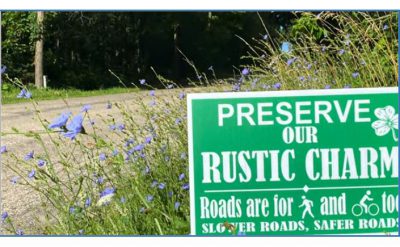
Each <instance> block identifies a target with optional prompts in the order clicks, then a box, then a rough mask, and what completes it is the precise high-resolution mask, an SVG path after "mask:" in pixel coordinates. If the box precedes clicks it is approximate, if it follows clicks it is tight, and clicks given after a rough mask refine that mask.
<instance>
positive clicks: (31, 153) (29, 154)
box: [24, 150, 34, 161]
mask: <svg viewBox="0 0 400 247" xmlns="http://www.w3.org/2000/svg"><path fill="white" fill-rule="evenodd" d="M33 154H34V151H33V150H32V151H30V152H29V153H28V154H27V155H25V157H24V160H26V161H28V160H30V159H33Z"/></svg>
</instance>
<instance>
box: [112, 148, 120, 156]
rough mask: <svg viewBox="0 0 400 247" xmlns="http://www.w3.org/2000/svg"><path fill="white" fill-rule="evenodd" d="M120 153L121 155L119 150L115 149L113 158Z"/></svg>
mask: <svg viewBox="0 0 400 247" xmlns="http://www.w3.org/2000/svg"><path fill="white" fill-rule="evenodd" d="M118 153H119V152H118V149H114V151H112V154H111V155H112V156H117V155H118Z"/></svg>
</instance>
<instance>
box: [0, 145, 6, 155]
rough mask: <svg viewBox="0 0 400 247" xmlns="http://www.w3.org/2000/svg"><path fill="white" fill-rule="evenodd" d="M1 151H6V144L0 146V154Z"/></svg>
mask: <svg viewBox="0 0 400 247" xmlns="http://www.w3.org/2000/svg"><path fill="white" fill-rule="evenodd" d="M2 153H7V147H6V146H1V147H0V154H2Z"/></svg>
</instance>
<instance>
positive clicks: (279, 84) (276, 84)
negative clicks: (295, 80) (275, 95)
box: [273, 82, 282, 89]
mask: <svg viewBox="0 0 400 247" xmlns="http://www.w3.org/2000/svg"><path fill="white" fill-rule="evenodd" d="M273 87H274V88H275V89H280V88H281V87H282V83H280V82H277V83H275V84H274V85H273Z"/></svg>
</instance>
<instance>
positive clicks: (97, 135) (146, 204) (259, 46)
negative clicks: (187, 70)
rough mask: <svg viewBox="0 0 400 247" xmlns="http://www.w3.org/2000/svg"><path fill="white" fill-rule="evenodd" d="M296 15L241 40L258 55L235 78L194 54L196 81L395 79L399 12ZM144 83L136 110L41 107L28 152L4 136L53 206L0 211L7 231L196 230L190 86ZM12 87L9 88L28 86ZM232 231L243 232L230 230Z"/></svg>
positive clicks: (350, 83) (251, 86) (12, 164)
mask: <svg viewBox="0 0 400 247" xmlns="http://www.w3.org/2000/svg"><path fill="white" fill-rule="evenodd" d="M297 15H298V18H297V19H296V20H295V21H294V22H293V24H292V28H291V29H290V32H288V33H287V34H285V35H283V34H282V35H281V36H280V37H279V38H276V39H271V37H270V36H269V32H271V30H268V29H267V28H265V30H260V32H263V33H265V35H263V36H262V37H260V38H255V39H254V40H243V42H245V43H246V44H247V45H248V46H249V47H250V48H251V52H250V53H248V54H244V59H246V60H245V61H251V62H249V63H248V64H244V65H243V66H242V67H241V68H240V69H238V70H237V71H236V76H233V77H232V79H229V80H218V79H216V76H215V73H214V70H213V68H212V67H210V68H209V69H208V70H205V71H201V70H198V69H197V68H196V67H195V65H194V63H193V62H191V61H189V60H188V61H187V62H188V63H189V65H190V66H191V67H192V68H193V71H194V73H195V74H196V79H195V80H193V81H191V85H193V86H203V87H204V86H206V89H204V90H206V91H210V92H211V91H213V92H215V91H224V90H226V88H229V89H230V90H229V91H258V90H292V89H326V90H329V89H331V88H356V87H390V86H397V81H398V71H397V69H398V63H397V51H398V40H397V30H398V27H397V23H398V20H397V18H398V17H397V13H396V12H393V13H365V12H357V13H351V12H346V13H329V12H328V13H319V14H318V13H297ZM208 78H214V79H212V80H211V79H208ZM157 79H158V81H157V83H159V84H161V85H164V86H165V88H167V89H177V88H179V87H180V86H179V84H177V83H175V82H173V81H171V80H168V79H165V78H163V77H162V76H161V75H157ZM142 82H143V86H144V87H147V88H148V89H149V90H150V91H149V92H148V97H150V98H151V100H150V101H148V100H144V98H142V97H138V98H137V99H136V101H135V102H136V104H137V106H139V109H140V110H139V111H137V112H136V111H135V112H132V110H130V108H129V106H126V105H123V104H120V103H114V102H111V103H110V104H107V105H105V106H104V107H105V108H107V109H110V108H118V109H119V112H120V114H119V115H118V116H113V115H110V114H107V115H104V116H93V115H92V113H91V109H90V106H88V105H86V106H84V107H83V108H82V109H81V111H80V112H70V111H69V109H68V108H67V107H66V109H65V110H63V111H60V116H59V117H58V118H56V119H49V120H47V119H43V118H41V116H40V113H38V116H37V117H38V118H39V120H40V123H41V125H42V126H43V130H42V131H41V132H29V133H19V132H18V130H15V134H24V135H26V136H28V137H30V138H32V139H33V140H35V143H36V145H35V146H32V149H31V150H25V151H26V155H24V156H22V157H20V156H17V155H15V154H14V153H13V150H15V149H18V147H17V146H8V145H7V143H3V144H2V145H4V146H2V147H1V153H2V154H1V155H2V163H3V166H6V167H7V169H10V170H12V171H13V172H14V173H15V177H14V178H13V179H12V180H11V181H10V183H13V184H15V186H29V187H30V188H31V189H32V190H34V191H36V192H37V193H39V194H40V195H41V200H42V201H41V202H42V203H41V205H42V210H43V211H44V212H45V216H44V217H41V218H40V220H38V222H37V228H38V229H35V230H32V229H23V226H21V225H16V224H15V223H14V220H13V212H1V213H2V216H1V221H2V222H3V225H4V226H5V228H6V229H7V233H8V234H24V233H27V234H45V235H48V234H70V235H78V234H85V235H98V234H101V235H109V234H112V235H126V234H134V235H135V234H142V235H162V234H168V235H171V234H189V233H190V229H189V225H190V224H189V221H190V211H189V190H190V188H189V176H188V151H187V123H186V120H187V119H186V118H187V116H186V94H185V93H184V92H183V89H182V90H180V89H178V90H174V91H171V95H170V97H168V98H167V97H160V96H159V95H158V91H157V90H156V89H154V88H152V86H151V85H148V84H147V82H146V81H142ZM20 86H21V85H20ZM12 90H14V91H12V93H7V95H14V96H13V97H15V95H17V94H20V93H21V92H20V89H18V91H17V90H15V89H12ZM25 90H26V91H25V92H23V93H22V94H21V95H22V97H21V99H19V100H21V101H22V100H23V101H31V102H32V104H33V106H36V102H35V101H36V100H37V99H41V97H43V98H44V97H45V96H39V95H40V93H41V92H40V91H35V90H32V89H30V88H27V89H25ZM114 90H116V89H114ZM118 90H119V89H118ZM50 91H51V90H50ZM10 92H11V91H10ZM27 92H30V93H31V97H25V96H26V93H27ZM60 92H61V93H63V92H64V91H60ZM66 92H68V91H65V93H66ZM72 92H73V91H72ZM105 92H106V91H105ZM111 92H112V90H111ZM107 93H108V92H107ZM71 94H72V93H71ZM77 94H78V93H76V94H75V95H77ZM28 96H29V94H28ZM8 97H10V98H8ZM3 100H4V101H5V102H12V101H13V99H11V96H7V98H4V99H3ZM82 102H83V103H84V99H82ZM93 119H96V121H97V122H100V121H101V122H102V123H104V126H106V127H100V126H101V125H97V124H93V122H92V120H93ZM45 138H46V139H48V140H49V143H46V142H45V141H44V139H45ZM233 233H234V234H239V233H237V232H236V231H235V229H231V231H229V230H227V231H226V234H233Z"/></svg>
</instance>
